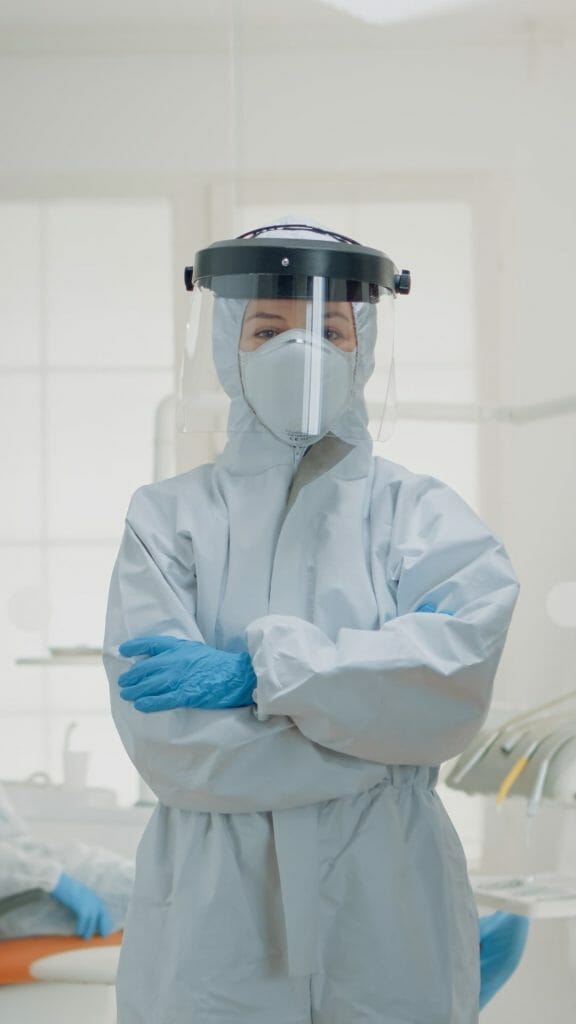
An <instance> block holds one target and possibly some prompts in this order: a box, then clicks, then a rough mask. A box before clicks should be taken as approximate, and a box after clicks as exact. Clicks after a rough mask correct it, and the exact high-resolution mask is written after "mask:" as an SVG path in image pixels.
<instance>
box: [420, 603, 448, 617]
mask: <svg viewBox="0 0 576 1024" xmlns="http://www.w3.org/2000/svg"><path fill="white" fill-rule="evenodd" d="M416 611H417V612H437V611H438V609H437V607H436V605H435V604H421V605H419V606H418V608H417V609H416ZM438 614H439V615H454V612H438Z"/></svg>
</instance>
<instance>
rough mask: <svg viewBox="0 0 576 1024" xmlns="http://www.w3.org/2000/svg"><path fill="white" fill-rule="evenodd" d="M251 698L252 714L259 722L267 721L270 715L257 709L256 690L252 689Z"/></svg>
mask: <svg viewBox="0 0 576 1024" xmlns="http://www.w3.org/2000/svg"><path fill="white" fill-rule="evenodd" d="M252 700H253V701H254V704H253V707H252V714H253V715H254V718H256V719H257V721H259V722H267V721H268V719H269V718H270V715H266V714H264V712H263V711H259V710H258V690H252Z"/></svg>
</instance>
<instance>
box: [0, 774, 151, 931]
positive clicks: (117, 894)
mask: <svg viewBox="0 0 576 1024" xmlns="http://www.w3.org/2000/svg"><path fill="white" fill-rule="evenodd" d="M133 880H134V866H133V864H132V861H130V860H127V859H126V858H124V857H121V856H119V855H118V854H116V853H112V852H111V851H109V850H105V849H103V848H102V847H98V846H88V845H86V844H85V843H73V842H60V843H57V842H44V841H42V840H39V839H36V838H35V837H34V835H33V834H32V832H31V831H30V829H29V828H28V826H27V825H26V823H25V822H24V821H23V820H22V819H21V818H19V817H18V815H17V814H16V812H15V811H14V808H13V807H12V805H11V804H10V801H9V800H8V797H7V795H6V792H5V790H4V789H3V787H2V786H1V785H0V909H1V901H2V900H4V899H6V897H9V896H17V895H18V894H20V893H25V892H27V891H28V890H30V889H39V890H43V891H42V892H40V893H38V895H37V897H36V898H33V899H31V900H30V901H29V902H24V901H23V902H22V903H21V904H20V905H16V906H14V908H13V909H11V910H8V912H6V913H0V939H7V938H21V937H24V936H29V935H79V936H81V937H82V938H84V939H90V938H92V937H93V936H95V935H109V934H110V933H111V932H114V931H117V930H118V929H121V928H123V927H124V921H125V918H126V911H127V909H128V900H129V898H130V893H131V891H132V885H133Z"/></svg>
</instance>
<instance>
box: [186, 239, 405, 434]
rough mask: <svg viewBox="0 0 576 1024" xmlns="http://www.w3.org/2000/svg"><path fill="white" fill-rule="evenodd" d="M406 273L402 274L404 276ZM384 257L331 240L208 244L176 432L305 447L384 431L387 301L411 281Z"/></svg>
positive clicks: (192, 278)
mask: <svg viewBox="0 0 576 1024" xmlns="http://www.w3.org/2000/svg"><path fill="white" fill-rule="evenodd" d="M406 274H407V272H403V275H406ZM401 277H402V275H399V274H398V272H397V271H396V268H395V267H394V265H393V264H392V263H391V261H390V260H388V258H387V257H385V256H384V254H382V253H379V252H378V251H377V250H372V249H365V248H363V247H362V246H357V245H352V244H341V243H339V242H336V241H325V240H322V241H317V240H316V239H314V240H313V241H308V240H305V241H300V240H293V239H281V240H278V239H276V238H274V240H272V239H259V238H256V239H249V240H235V241H233V242H222V243H215V245H214V246H210V247H209V248H208V249H205V250H202V251H201V252H200V253H198V254H197V256H196V264H195V268H194V271H192V268H187V286H188V287H189V288H190V287H191V290H192V297H191V307H190V316H189V321H188V327H187V337H186V348H185V352H184V358H183V363H182V370H181V378H180V396H179V399H180V400H179V408H178V420H179V422H178V426H179V429H181V430H183V431H186V432H192V433H198V434H203V433H209V434H224V435H225V436H230V435H231V434H233V433H236V432H250V433H252V434H262V435H263V436H270V435H273V436H274V437H275V438H276V439H277V440H278V441H281V442H282V443H283V444H286V445H289V446H292V447H295V448H299V447H307V446H309V445H311V444H314V443H315V442H316V441H318V440H320V439H321V438H322V437H324V436H325V435H326V434H329V433H331V434H334V435H336V436H337V437H340V438H341V439H342V440H344V441H347V442H349V443H352V444H358V443H360V442H361V441H366V440H370V439H373V440H383V439H384V438H385V436H387V434H388V432H389V425H390V419H391V413H392V409H393V404H394V403H393V387H392V383H393V350H394V349H393V337H394V332H393V307H394V298H395V294H396V292H397V291H399V290H401V288H403V289H404V290H407V288H408V287H409V275H408V276H407V277H406V276H404V278H403V281H402V280H401Z"/></svg>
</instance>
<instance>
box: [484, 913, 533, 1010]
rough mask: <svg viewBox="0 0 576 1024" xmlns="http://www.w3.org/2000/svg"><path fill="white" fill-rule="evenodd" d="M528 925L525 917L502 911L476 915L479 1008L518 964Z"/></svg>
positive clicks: (490, 997) (494, 993)
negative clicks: (478, 926)
mask: <svg viewBox="0 0 576 1024" xmlns="http://www.w3.org/2000/svg"><path fill="white" fill-rule="evenodd" d="M529 928H530V922H529V920H528V918H527V917H523V916H521V915H520V914H507V913H506V912H505V911H503V910H497V911H496V913H495V914H488V916H487V917H481V918H480V976H481V986H480V1009H482V1008H483V1007H484V1006H486V1003H488V1002H489V1001H490V1000H491V999H492V997H493V996H495V995H496V993H497V991H498V989H500V988H502V985H504V984H505V983H506V982H507V981H508V978H509V977H510V976H511V975H512V974H513V973H514V971H515V970H516V968H517V967H518V964H519V963H520V960H521V959H522V954H523V952H524V948H525V946H526V940H527V938H528V931H529Z"/></svg>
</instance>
